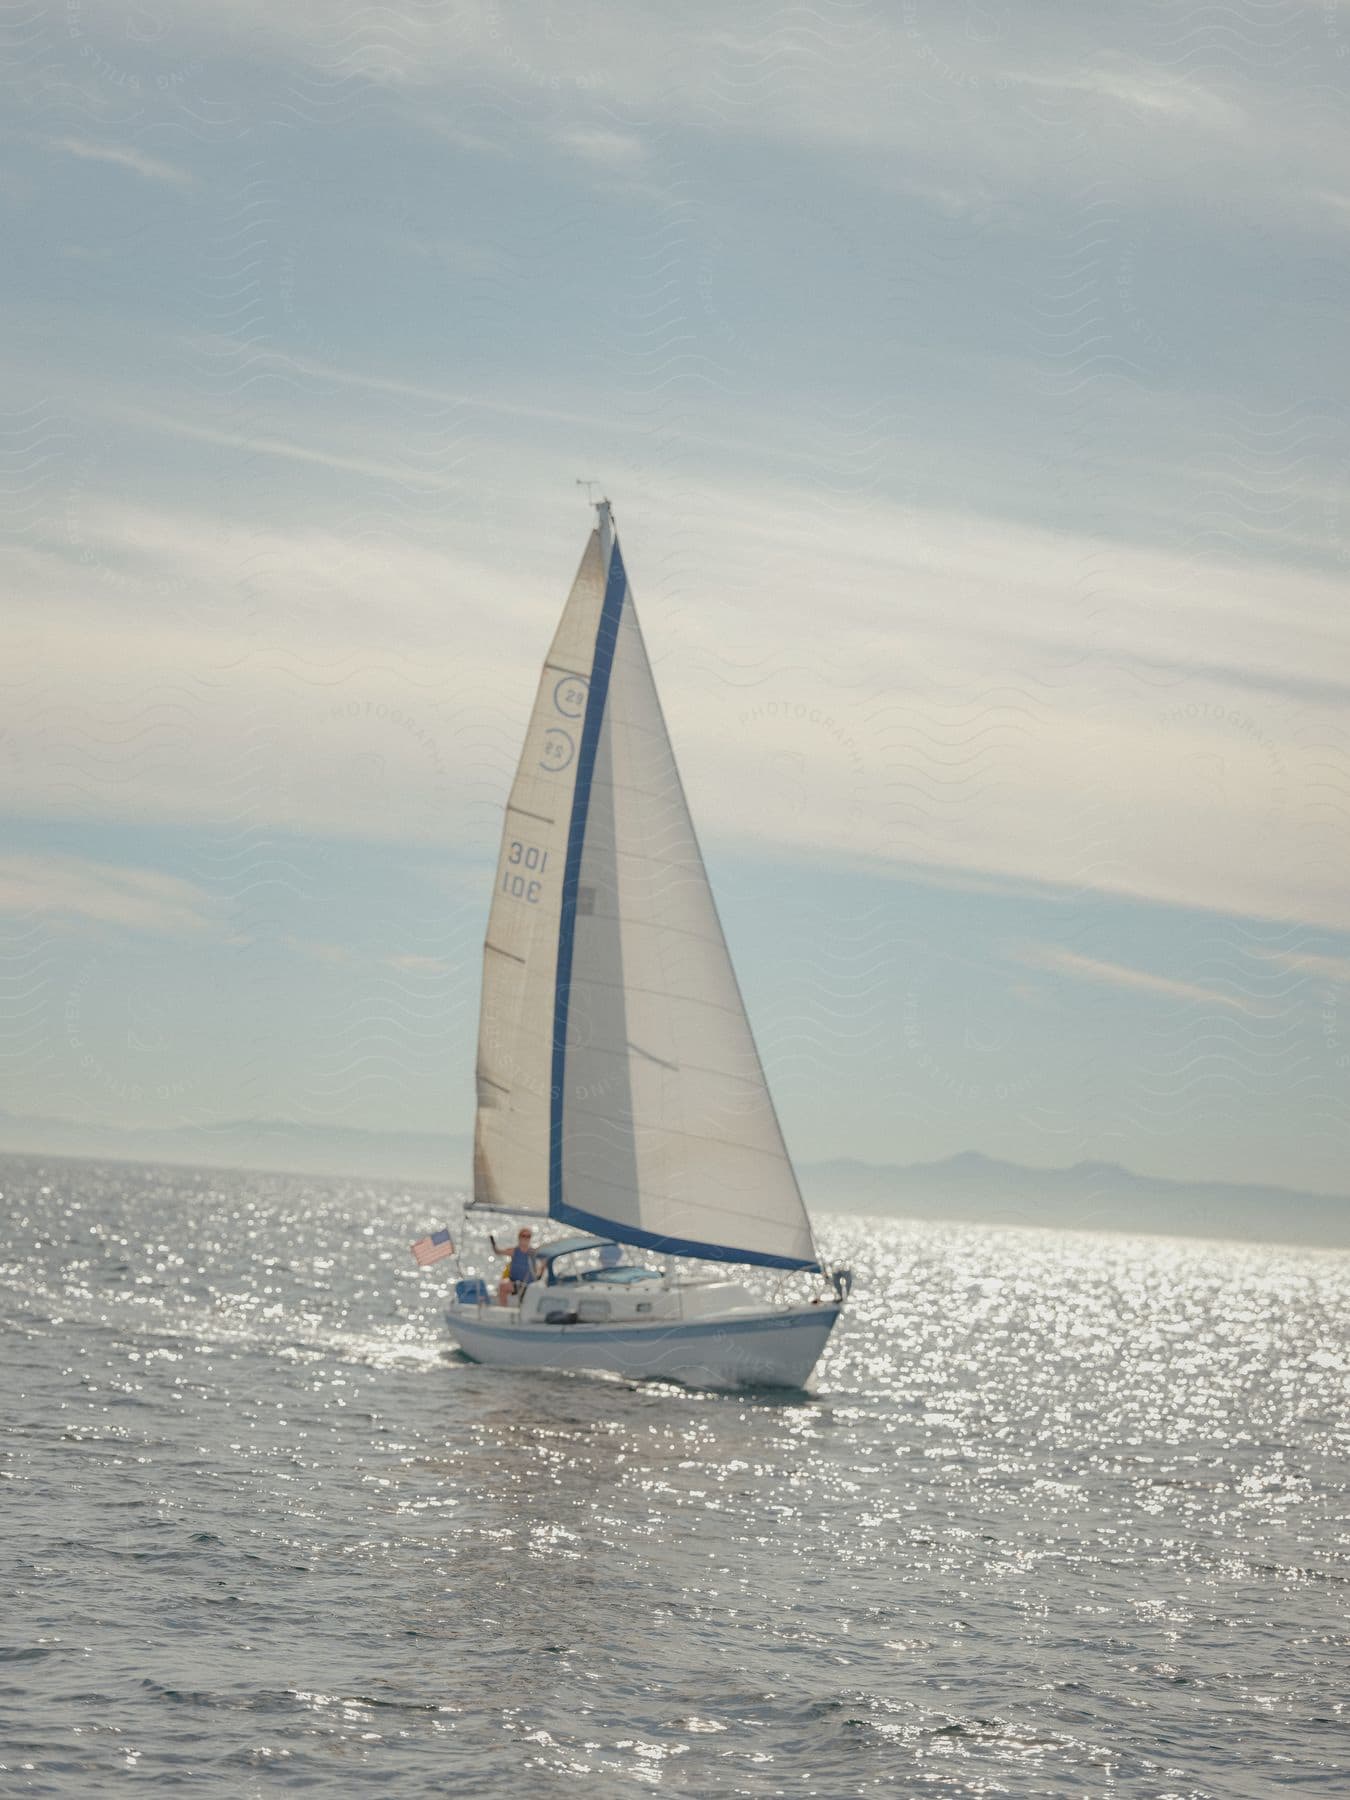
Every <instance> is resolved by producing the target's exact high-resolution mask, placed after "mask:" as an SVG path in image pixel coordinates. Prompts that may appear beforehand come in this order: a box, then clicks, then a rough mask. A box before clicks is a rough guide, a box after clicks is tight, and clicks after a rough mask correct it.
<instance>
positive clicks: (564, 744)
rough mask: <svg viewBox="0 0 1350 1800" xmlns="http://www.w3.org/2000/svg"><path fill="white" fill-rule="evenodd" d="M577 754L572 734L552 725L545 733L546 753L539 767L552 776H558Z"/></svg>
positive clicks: (541, 758) (559, 726)
mask: <svg viewBox="0 0 1350 1800" xmlns="http://www.w3.org/2000/svg"><path fill="white" fill-rule="evenodd" d="M576 753H577V747H576V744H575V742H574V741H573V739H572V736H571V734H570V733H569V732H566V731H564V730H563V728H562V726H561V725H550V726H549V728H548V730H547V731H546V732H545V733H544V752H543V755H542V756H541V757H540V758H539V767H540V768H541V769H544V770H546V771H547V772H548V774H550V775H557V774H559V773H561V771H562V770H563V769H565V768H567V767H568V765H569V764H570V763H571V761H572V759H573V757H574V756H575V755H576Z"/></svg>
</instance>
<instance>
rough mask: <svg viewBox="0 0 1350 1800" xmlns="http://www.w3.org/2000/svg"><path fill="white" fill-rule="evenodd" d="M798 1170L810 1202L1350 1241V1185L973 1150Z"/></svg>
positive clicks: (839, 1207) (1020, 1221) (1175, 1233)
mask: <svg viewBox="0 0 1350 1800" xmlns="http://www.w3.org/2000/svg"><path fill="white" fill-rule="evenodd" d="M800 1173H801V1180H802V1188H803V1191H804V1193H805V1195H806V1199H807V1203H808V1204H809V1205H811V1206H814V1207H820V1208H829V1209H832V1210H836V1211H847V1212H878V1213H894V1214H896V1215H899V1216H902V1217H905V1218H914V1219H961V1220H967V1221H970V1222H972V1223H976V1224H982V1225H1053V1226H1058V1227H1059V1228H1060V1229H1062V1230H1071V1231H1124V1232H1143V1233H1146V1234H1150V1235H1151V1234H1161V1235H1163V1236H1167V1237H1207V1238H1240V1239H1245V1240H1248V1241H1253V1242H1258V1243H1283V1244H1309V1245H1318V1246H1320V1247H1323V1248H1329V1249H1346V1248H1350V1195H1339V1196H1338V1195H1332V1194H1311V1193H1305V1192H1303V1191H1301V1190H1300V1189H1297V1188H1279V1187H1259V1186H1249V1185H1246V1184H1241V1183H1237V1182H1219V1181H1167V1180H1164V1179H1162V1178H1161V1177H1158V1176H1153V1175H1136V1174H1134V1173H1133V1171H1132V1170H1130V1169H1125V1168H1122V1167H1121V1166H1120V1164H1119V1163H1110V1162H1080V1163H1075V1164H1074V1165H1073V1166H1072V1167H1071V1168H1068V1169H1032V1168H1027V1167H1025V1166H1024V1165H1023V1164H1021V1163H1011V1162H999V1161H997V1160H996V1159H995V1158H993V1157H989V1156H981V1155H980V1154H979V1153H978V1152H977V1151H973V1150H968V1151H964V1152H962V1154H960V1155H959V1156H950V1157H947V1158H946V1159H945V1160H944V1161H942V1162H935V1163H908V1164H876V1163H864V1162H855V1161H853V1160H852V1159H851V1158H843V1159H840V1160H839V1161H835V1162H825V1163H814V1164H808V1165H807V1166H805V1167H804V1168H803V1169H802V1170H801V1171H800Z"/></svg>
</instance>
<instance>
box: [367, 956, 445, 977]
mask: <svg viewBox="0 0 1350 1800" xmlns="http://www.w3.org/2000/svg"><path fill="white" fill-rule="evenodd" d="M384 960H385V962H386V963H387V964H388V966H389V967H390V968H391V969H402V970H404V971H405V972H406V973H407V974H410V975H449V974H450V973H451V964H450V963H448V962H447V961H446V960H445V958H444V957H443V956H386V957H385V959H384Z"/></svg>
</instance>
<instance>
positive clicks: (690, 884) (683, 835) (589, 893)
mask: <svg viewBox="0 0 1350 1800" xmlns="http://www.w3.org/2000/svg"><path fill="white" fill-rule="evenodd" d="M596 514H597V518H596V524H595V528H594V530H593V531H592V532H591V535H590V538H589V540H588V542H587V545H586V548H585V551H584V553H583V555H582V559H581V564H580V567H579V568H578V570H577V575H576V579H575V581H574V582H573V584H572V589H571V592H570V594H569V595H568V598H567V603H566V605H565V607H564V608H563V614H562V619H561V621H560V623H559V625H558V629H557V632H556V634H555V635H554V638H553V643H552V646H551V648H550V649H549V652H548V656H547V658H546V660H545V662H544V667H543V672H542V675H541V677H540V681H539V689H538V693H537V696H536V699H535V703H534V710H533V712H532V714H531V716H530V723H529V728H528V730H527V731H526V734H525V744H524V749H523V751H522V753H521V757H520V763H519V766H518V768H517V770H516V776H515V781H514V784H513V786H512V788H511V793H510V797H509V799H508V801H507V803H506V814H505V820H504V824H503V829H502V843H501V853H500V856H499V858H498V862H497V870H496V875H495V878H494V887H493V896H492V906H491V912H490V916H489V920H488V929H487V938H486V941H485V943H484V947H483V996H482V1010H481V1015H480V1020H479V1038H478V1068H477V1087H478V1108H477V1118H476V1122H475V1131H474V1192H473V1199H472V1201H471V1202H470V1203H469V1205H468V1206H467V1207H466V1209H465V1211H466V1215H467V1214H471V1213H494V1214H511V1215H514V1216H515V1217H516V1218H523V1217H534V1218H546V1219H548V1220H549V1221H551V1223H552V1226H553V1227H555V1228H559V1229H560V1230H561V1235H558V1236H555V1237H553V1238H552V1239H549V1240H548V1241H545V1242H542V1243H539V1242H538V1238H539V1235H540V1234H538V1233H537V1234H536V1244H537V1248H536V1249H535V1250H534V1261H533V1268H532V1273H533V1274H534V1276H535V1279H532V1280H530V1281H529V1282H528V1283H526V1284H521V1286H520V1288H519V1291H515V1292H509V1293H508V1292H507V1284H506V1283H503V1284H502V1288H501V1290H500V1295H499V1292H498V1291H496V1290H495V1289H489V1287H488V1285H487V1283H486V1282H484V1281H482V1280H474V1279H461V1280H460V1281H459V1282H457V1284H456V1291H455V1299H454V1301H453V1303H452V1304H451V1306H450V1308H449V1311H448V1320H449V1325H450V1329H451V1332H452V1334H453V1336H454V1338H455V1339H456V1341H457V1342H458V1344H459V1347H460V1349H461V1350H462V1351H463V1352H464V1354H465V1355H467V1356H468V1357H469V1358H471V1359H472V1360H473V1361H475V1362H479V1363H485V1364H489V1365H492V1366H497V1367H512V1368H539V1369H585V1370H605V1371H609V1372H612V1373H615V1374H619V1375H624V1376H629V1377H635V1378H641V1377H652V1376H655V1377H665V1378H668V1379H674V1380H678V1381H682V1382H685V1383H689V1384H693V1385H698V1386H704V1385H707V1386H715V1387H723V1386H728V1385H730V1386H735V1385H770V1386H786V1387H795V1388H800V1387H802V1386H804V1385H805V1383H806V1381H807V1378H808V1377H809V1375H810V1374H811V1371H812V1369H813V1368H814V1367H815V1365H816V1362H817V1360H818V1359H819V1357H820V1354H821V1352H822V1351H823V1349H824V1348H825V1344H826V1341H827V1339H828V1338H829V1335H830V1332H831V1331H832V1330H833V1329H834V1326H835V1323H836V1322H837V1320H838V1318H839V1315H840V1312H841V1310H842V1308H843V1305H844V1302H845V1300H846V1298H847V1294H848V1289H849V1286H850V1285H851V1277H850V1274H849V1272H848V1271H847V1270H842V1269H839V1270H835V1269H828V1268H826V1267H825V1265H824V1264H823V1263H822V1261H821V1258H820V1256H819V1254H818V1252H817V1249H816V1245H815V1241H814V1239H813V1237H812V1233H811V1223H810V1220H809V1218H808V1217H807V1213H806V1209H805V1207H804V1205H803V1203H802V1197H801V1191H800V1189H799V1187H798V1185H797V1178H796V1175H795V1173H794V1171H793V1167H792V1163H791V1160H790V1158H789V1156H788V1153H787V1149H786V1146H785V1144H784V1142H783V1134H782V1131H781V1129H780V1127H779V1123H778V1118H777V1114H776V1113H775V1111H774V1106H773V1101H772V1099H771V1097H770V1094H769V1090H768V1086H767V1084H766V1081H765V1077H764V1071H763V1068H762V1066H761V1064H760V1059H759V1054H758V1051H757V1050H756V1047H755V1041H754V1037H753V1035H752V1034H751V1030H750V1024H749V1021H748V1019H747V1017H746V1012H745V1007H744V1003H743V1002H742V999H741V994H740V989H739V987H738V986H737V982H736V976H735V972H734V971H733V969H732V966H731V959H730V956H729V954H728V952H727V946H726V940H725V938H724V937H723V934H722V927H721V923H720V921H719V919H718V916H717V909H716V906H715V904H714V902H713V897H712V890H711V888H710V886H709V883H708V876H707V872H706V870H705V868H704V865H703V858H702V855H701V853H700V851H699V847H698V841H697V839H696V837H695V835H694V827H693V823H692V820H691V819H690V815H689V810H688V806H687V804H686V801H685V796H684V789H683V787H682V785H681V782H680V777H679V772H678V770H677V768H676V765H675V758H674V754H673V751H672V749H671V744H670V738H669V735H668V733H667V731H666V724H665V719H664V717H663V716H662V712H661V704H660V701H659V700H658V698H657V693H656V686H655V683H654V681H653V678H652V670H651V665H650V663H649V662H648V659H647V651H646V647H645V645H644V642H643V637H642V632H641V629H640V627H639V625H638V617H637V612H636V610H635V608H634V604H633V595H632V591H631V589H630V587H629V585H628V577H627V575H626V573H625V570H624V563H623V557H622V554H621V552H620V548H619V542H618V538H617V536H616V534H615V530H614V520H613V514H612V510H611V507H610V503H609V501H608V500H602V501H601V502H600V503H599V504H598V506H597V507H596ZM542 1229H546V1228H541V1231H542ZM493 1246H494V1248H496V1243H495V1239H494V1240H493ZM690 1260H692V1261H693V1263H694V1265H695V1266H694V1267H693V1268H692V1269H684V1265H685V1264H686V1263H687V1262H688V1261H690ZM710 1263H712V1264H729V1265H743V1266H750V1267H756V1268H759V1269H764V1270H779V1271H783V1272H784V1273H785V1275H787V1274H791V1273H796V1274H798V1275H801V1276H805V1277H807V1278H808V1279H809V1280H810V1284H811V1287H812V1289H813V1291H812V1292H810V1293H802V1294H800V1295H799V1296H798V1297H797V1298H796V1299H790V1298H785V1299H780V1300H779V1301H778V1302H776V1303H770V1301H768V1300H767V1299H765V1298H763V1297H761V1296H758V1295H756V1294H755V1293H753V1292H751V1291H750V1290H749V1289H748V1288H747V1287H746V1286H744V1285H743V1284H742V1283H740V1282H737V1281H735V1280H732V1279H729V1278H728V1277H727V1276H726V1275H725V1274H723V1273H720V1272H717V1271H714V1272H711V1273H710V1272H709V1271H708V1269H707V1265H708V1264H710ZM682 1270H683V1272H682ZM781 1285H786V1283H785V1282H784V1283H783V1284H781Z"/></svg>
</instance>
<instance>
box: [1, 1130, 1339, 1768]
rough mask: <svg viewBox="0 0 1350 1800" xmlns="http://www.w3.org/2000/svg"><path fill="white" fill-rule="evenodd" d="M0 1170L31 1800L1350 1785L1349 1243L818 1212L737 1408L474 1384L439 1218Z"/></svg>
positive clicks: (45, 1170) (207, 1177)
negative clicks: (801, 1342)
mask: <svg viewBox="0 0 1350 1800" xmlns="http://www.w3.org/2000/svg"><path fill="white" fill-rule="evenodd" d="M0 1176H3V1180H2V1181H0V1187H3V1193H4V1201H3V1207H2V1208H0V1215H2V1217H3V1226H2V1227H0V1305H2V1306H3V1312H4V1339H3V1342H4V1361H3V1384H4V1385H3V1392H4V1406H3V1414H4V1435H3V1452H4V1457H3V1467H2V1470H0V1475H2V1479H0V1523H2V1526H3V1539H2V1543H3V1571H2V1572H0V1792H3V1793H4V1794H5V1795H9V1794H14V1795H31V1794H51V1795H62V1796H81V1797H84V1796H88V1795H98V1794H104V1793H108V1792H114V1791H119V1790H120V1788H121V1786H122V1784H123V1783H124V1782H134V1783H135V1784H137V1785H138V1787H139V1788H142V1789H147V1790H151V1789H163V1790H166V1791H172V1792H173V1793H175V1794H183V1795H192V1794H213V1795H231V1796H233V1795H248V1796H251V1795H264V1794H271V1793H275V1792H282V1791H289V1790H291V1789H294V1790H301V1789H306V1788H312V1789H317V1790H319V1791H322V1792H325V1793H334V1794H365V1793H369V1794H379V1795H386V1794H397V1795H398V1796H400V1797H403V1796H408V1797H411V1796H418V1795H445V1794H493V1793H501V1794H507V1793H515V1792H527V1791H528V1792H539V1793H565V1792H569V1791H574V1792H584V1793H587V1794H598V1795H611V1794H614V1795H621V1794H626V1793H637V1792H640V1791H651V1790H656V1791H666V1792H670V1793H680V1794H719V1795H721V1794H726V1795H738V1794H745V1795H777V1794H786V1795H798V1794H802V1795H805V1794H819V1795H828V1796H842V1795H854V1794H873V1793H882V1792H894V1793H899V1794H918V1795H992V1794H1010V1795H1015V1796H1035V1795H1056V1796H1058V1795H1064V1796H1069V1795H1074V1796H1078V1795H1091V1796H1096V1795H1112V1796H1149V1797H1150V1800H1161V1797H1164V1796H1166V1797H1169V1800H1170V1797H1173V1796H1175V1797H1178V1800H1181V1797H1186V1800H1192V1797H1200V1796H1206V1797H1208V1796H1215V1797H1220V1796H1222V1797H1225V1800H1227V1797H1231V1796H1248V1795H1250V1796H1253V1797H1254V1800H1255V1797H1258V1796H1259V1797H1265V1796H1271V1795H1277V1794H1327V1795H1330V1794H1344V1793H1346V1792H1347V1791H1350V1773H1348V1769H1350V1707H1348V1705H1347V1699H1346V1695H1347V1691H1348V1690H1350V1679H1348V1674H1350V1661H1348V1659H1347V1655H1346V1649H1347V1632H1348V1627H1347V1599H1348V1598H1350V1568H1348V1567H1347V1561H1346V1557H1345V1550H1346V1538H1347V1512H1348V1511H1350V1509H1348V1508H1347V1496H1348V1494H1350V1466H1348V1464H1347V1446H1346V1440H1345V1426H1346V1418H1347V1406H1346V1401H1347V1392H1346V1372H1347V1363H1348V1361H1350V1358H1348V1357H1347V1345H1350V1257H1346V1256H1344V1255H1337V1254H1334V1253H1317V1252H1308V1251H1286V1250H1279V1249H1261V1248H1253V1247H1250V1246H1241V1247H1239V1246H1232V1247H1228V1246H1221V1245H1211V1244H1185V1243H1179V1242H1167V1241H1163V1240H1159V1239H1151V1240H1150V1239H1135V1240H1132V1239H1127V1238H1114V1237H1104V1236H1090V1235H1086V1234H1085V1235H1081V1236H1076V1235H1068V1234H1058V1233H1051V1232H1036V1231H1025V1232H1017V1231H1009V1230H984V1229H980V1228H977V1227H972V1226H961V1227H957V1226H943V1225H936V1224H917V1223H897V1222H894V1221H880V1220H875V1219H864V1218H845V1217H842V1216H836V1217H830V1218H826V1219H825V1220H824V1221H822V1232H821V1235H822V1238H823V1240H824V1242H825V1244H826V1246H827V1248H828V1250H829V1251H830V1252H833V1253H835V1254H837V1255H839V1256H841V1257H844V1258H847V1259H850V1260H851V1261H852V1262H853V1263H854V1265H855V1267H856V1269H857V1272H858V1285H857V1289H856V1292H855V1296H854V1303H853V1306H852V1309H851V1311H850V1313H849V1314H848V1315H847V1316H846V1319H845V1321H844V1322H843V1323H842V1324H841V1326H840V1328H839V1329H838V1331H837V1332H836V1333H835V1336H834V1339H833V1342H832V1345H831V1348H830V1350H829V1351H828V1353H827V1356H826V1358H825V1360H824V1361H823V1362H822V1364H821V1366H820V1368H819V1370H818V1371H817V1375H816V1378H815V1381H814V1384H813V1386H814V1391H813V1393H812V1394H810V1395H809V1396H803V1395H797V1396H787V1397H778V1398H770V1397H768V1396H763V1395H760V1396H750V1397H746V1396H736V1395H725V1394H722V1395H718V1394H708V1393H691V1392H686V1391H684V1390H681V1389H679V1388H677V1387H673V1386H665V1385H662V1386H634V1385H630V1384H628V1383H625V1382H621V1381H616V1380H613V1379H606V1378H603V1377H589V1376H552V1375H534V1374H530V1375H517V1374H505V1373H494V1372H491V1371H487V1370H481V1369H477V1368H475V1367H473V1366H471V1365H469V1364H467V1363H465V1362H463V1361H462V1360H460V1359H459V1358H458V1357H457V1356H456V1355H455V1354H454V1353H453V1352H451V1351H450V1350H448V1348H447V1345H446V1342H445V1340H444V1337H443V1332H442V1326H441V1321H440V1310H439V1301H440V1297H441V1294H442V1291H443V1288H444V1285H445V1282H444V1279H443V1276H444V1270H443V1269H442V1270H438V1271H433V1272H429V1273H428V1274H419V1273H418V1271H417V1270H416V1269H415V1268H414V1266H413V1264H412V1262H411V1259H410V1258H409V1256H408V1252H407V1244H408V1242H409V1240H410V1238H412V1237H413V1236H415V1235H417V1234H419V1233H420V1232H421V1231H422V1230H424V1229H427V1228H429V1227H433V1226H435V1225H437V1224H439V1223H441V1222H442V1219H441V1217H440V1215H439V1213H438V1211H437V1204H438V1203H437V1201H436V1197H435V1196H434V1195H432V1194H430V1193H428V1192H427V1191H426V1190H422V1191H420V1192H419V1191H417V1190H410V1189H407V1188H400V1187H398V1186H397V1185H372V1184H369V1183H357V1182H349V1183H344V1182H338V1181H323V1180H316V1179H311V1178H307V1177H300V1176H283V1175H257V1174H243V1173H222V1172H220V1171H206V1170H201V1171H197V1170H185V1169H177V1170H170V1169H163V1168H150V1169H147V1168H140V1167H130V1166H126V1165H97V1164H93V1163H75V1162H57V1161H51V1162H46V1163H43V1162H40V1161H37V1160H32V1159H7V1160H5V1161H4V1162H3V1164H2V1165H0Z"/></svg>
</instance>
